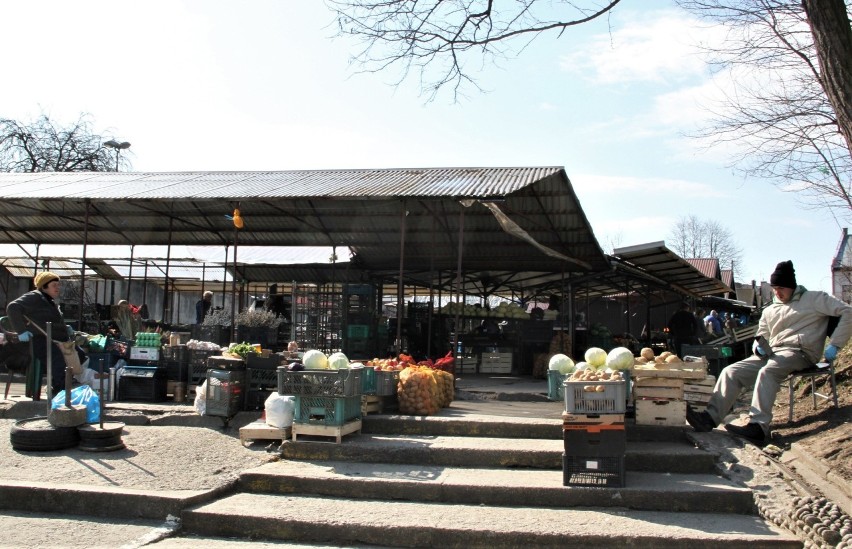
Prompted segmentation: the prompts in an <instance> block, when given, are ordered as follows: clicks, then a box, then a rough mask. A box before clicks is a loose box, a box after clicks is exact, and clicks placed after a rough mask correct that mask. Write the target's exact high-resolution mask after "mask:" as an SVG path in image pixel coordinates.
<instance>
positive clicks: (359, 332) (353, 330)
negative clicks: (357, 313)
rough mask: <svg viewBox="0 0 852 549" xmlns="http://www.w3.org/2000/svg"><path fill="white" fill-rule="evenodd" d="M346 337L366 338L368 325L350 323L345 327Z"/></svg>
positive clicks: (368, 331)
mask: <svg viewBox="0 0 852 549" xmlns="http://www.w3.org/2000/svg"><path fill="white" fill-rule="evenodd" d="M346 337H348V338H349V339H367V338H368V337H370V326H369V325H367V324H350V325H349V326H347V327H346Z"/></svg>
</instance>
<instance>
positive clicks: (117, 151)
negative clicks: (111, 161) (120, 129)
mask: <svg viewBox="0 0 852 549" xmlns="http://www.w3.org/2000/svg"><path fill="white" fill-rule="evenodd" d="M104 147H109V148H110V149H115V171H118V157H119V156H120V155H121V150H122V149H129V148H130V143H128V142H127V141H122V142H121V143H119V142H118V141H116V140H115V139H110V140H109V141H107V142H105V143H104Z"/></svg>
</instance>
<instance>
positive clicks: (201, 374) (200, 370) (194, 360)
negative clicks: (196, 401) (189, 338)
mask: <svg viewBox="0 0 852 549" xmlns="http://www.w3.org/2000/svg"><path fill="white" fill-rule="evenodd" d="M221 354H222V351H210V350H206V349H190V350H189V376H190V378H189V383H190V387H189V389H192V390H194V389H195V387H198V386H199V385H201V384H202V383H204V380H206V379H207V359H208V358H210V357H211V356H217V355H221Z"/></svg>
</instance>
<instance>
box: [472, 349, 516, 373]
mask: <svg viewBox="0 0 852 549" xmlns="http://www.w3.org/2000/svg"><path fill="white" fill-rule="evenodd" d="M479 371H480V373H483V374H511V373H512V353H482V362H481V363H480V365H479Z"/></svg>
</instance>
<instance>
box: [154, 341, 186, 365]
mask: <svg viewBox="0 0 852 549" xmlns="http://www.w3.org/2000/svg"><path fill="white" fill-rule="evenodd" d="M190 350H191V349H188V348H187V347H186V345H167V346H165V347H163V348H162V349H161V350H160V353H161V356H162V357H163V360H166V361H172V362H185V363H188V362H189V352H190Z"/></svg>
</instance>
